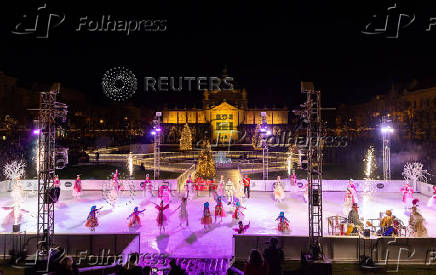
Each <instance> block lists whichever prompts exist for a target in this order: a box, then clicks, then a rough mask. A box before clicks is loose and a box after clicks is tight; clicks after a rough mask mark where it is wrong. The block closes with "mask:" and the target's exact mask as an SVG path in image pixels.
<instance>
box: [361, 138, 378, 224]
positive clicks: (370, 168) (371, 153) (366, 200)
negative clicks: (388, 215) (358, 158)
mask: <svg viewBox="0 0 436 275" xmlns="http://www.w3.org/2000/svg"><path fill="white" fill-rule="evenodd" d="M375 160H376V158H375V149H374V146H370V147H369V149H368V151H367V152H366V155H365V158H364V159H363V161H364V164H365V165H364V171H363V174H364V176H365V177H364V179H365V181H364V182H363V209H362V213H363V216H364V217H368V215H370V214H371V212H372V211H371V209H370V200H371V197H372V193H373V192H374V184H373V182H372V180H373V179H374V173H375V171H376V168H377V167H376V163H375Z"/></svg>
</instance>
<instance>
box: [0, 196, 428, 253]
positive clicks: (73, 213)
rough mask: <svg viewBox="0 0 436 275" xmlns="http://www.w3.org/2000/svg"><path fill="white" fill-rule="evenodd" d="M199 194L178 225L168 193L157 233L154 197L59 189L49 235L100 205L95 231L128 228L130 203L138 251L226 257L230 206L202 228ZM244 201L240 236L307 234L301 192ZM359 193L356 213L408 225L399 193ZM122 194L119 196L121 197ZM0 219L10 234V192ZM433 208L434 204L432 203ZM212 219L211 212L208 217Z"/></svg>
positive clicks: (25, 219)
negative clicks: (280, 227)
mask: <svg viewBox="0 0 436 275" xmlns="http://www.w3.org/2000/svg"><path fill="white" fill-rule="evenodd" d="M202 195H203V196H200V197H194V199H192V200H189V201H188V214H189V227H184V226H179V217H178V211H179V210H176V208H177V207H178V206H179V204H180V199H179V198H178V197H176V196H174V197H173V198H172V199H171V203H170V206H169V209H168V210H166V211H165V214H166V216H167V217H168V220H169V224H168V226H167V227H166V231H165V233H163V234H160V233H159V228H158V227H157V224H156V217H157V210H156V209H155V207H154V204H153V203H152V202H156V203H158V202H159V201H160V200H158V199H157V198H153V199H151V200H146V199H145V198H143V194H142V192H141V191H138V192H137V193H136V199H135V200H131V198H129V197H128V196H127V195H126V197H120V199H119V201H118V203H117V205H116V206H115V207H114V208H113V207H112V206H111V205H109V204H108V203H107V202H106V201H105V200H104V198H103V194H102V192H99V191H85V192H83V194H82V197H81V198H80V199H74V198H73V197H72V194H71V191H62V192H61V196H60V199H59V202H58V203H56V207H55V221H56V223H55V233H56V232H58V233H61V232H62V233H70V232H74V233H81V232H83V233H88V232H89V228H87V227H85V222H86V217H87V215H88V212H89V209H90V207H91V206H92V205H96V206H97V207H102V206H103V209H102V210H101V212H100V215H99V223H100V225H99V226H98V227H97V228H96V231H95V232H96V234H98V233H99V232H105V233H112V232H129V231H132V230H133V229H129V227H128V226H127V224H128V220H127V217H128V216H129V214H130V213H131V212H132V211H133V208H134V207H135V206H138V207H139V209H140V210H142V209H146V210H145V212H144V215H143V216H141V220H142V226H141V227H139V228H136V229H135V230H133V231H137V232H140V233H141V252H142V253H144V252H161V253H164V252H165V253H169V254H170V255H172V256H176V257H177V256H179V257H217V258H218V257H230V256H232V250H233V248H232V236H233V233H234V231H233V228H236V223H235V222H233V221H232V217H231V215H232V211H233V207H232V206H229V205H226V204H225V205H224V208H225V210H226V214H227V216H226V217H225V218H223V221H222V222H217V223H215V224H213V226H212V228H211V229H210V230H209V231H207V232H205V230H204V229H203V225H202V224H201V223H200V218H201V215H202V211H203V203H204V202H206V201H209V203H210V210H211V213H212V215H213V214H214V207H215V201H214V199H213V198H212V197H209V196H208V193H207V192H205V193H204V194H202ZM251 195H252V196H251V198H250V199H244V200H243V206H244V207H246V208H247V209H246V210H243V212H244V214H245V217H244V224H246V223H248V222H250V224H251V226H250V228H249V229H248V231H247V232H246V234H256V235H259V234H262V235H280V234H289V235H296V236H306V235H307V234H308V220H307V211H308V207H307V204H306V203H304V200H303V193H302V192H298V193H291V192H287V193H286V199H285V200H284V201H283V202H282V203H279V204H278V203H276V202H275V201H274V200H273V194H272V193H266V192H252V194H251ZM361 195H362V194H361V193H359V199H360V203H359V206H360V209H359V213H360V216H364V217H365V218H377V217H378V216H379V213H380V212H381V211H383V212H384V211H385V210H387V209H392V210H393V215H395V216H397V217H399V218H400V219H401V220H402V221H403V222H404V224H406V225H407V224H408V220H409V218H408V216H407V213H405V212H404V210H403V206H402V201H401V198H402V194H401V193H386V192H385V193H374V194H372V197H371V199H370V200H369V201H368V202H367V203H366V204H365V203H364V202H363V198H362V197H361ZM121 196H123V195H121ZM25 197H26V199H25V201H24V202H23V204H22V217H21V230H22V231H27V232H35V231H36V213H37V197H36V194H35V193H32V192H26V193H25ZM415 197H416V198H418V199H419V200H420V203H419V205H420V206H419V209H420V212H421V214H422V215H423V217H424V218H425V219H426V227H427V230H428V234H429V236H432V237H436V221H434V220H435V218H434V209H430V208H428V207H427V206H426V203H427V200H428V197H425V196H423V195H421V194H415ZM343 200H344V192H324V193H323V208H324V234H325V235H327V217H329V216H333V215H342V216H344V214H343ZM0 203H1V206H2V207H1V209H0V217H2V218H1V219H2V223H1V230H2V231H3V232H11V231H12V224H13V217H12V214H11V211H12V209H11V205H12V203H13V201H12V198H11V193H10V192H6V193H2V194H0ZM434 207H436V205H435V206H434ZM280 211H284V212H285V216H286V217H287V218H288V219H289V220H290V222H291V232H290V233H280V232H278V231H277V230H276V227H277V223H276V222H275V219H276V217H277V216H278V214H279V212H280ZM212 217H213V218H214V216H212Z"/></svg>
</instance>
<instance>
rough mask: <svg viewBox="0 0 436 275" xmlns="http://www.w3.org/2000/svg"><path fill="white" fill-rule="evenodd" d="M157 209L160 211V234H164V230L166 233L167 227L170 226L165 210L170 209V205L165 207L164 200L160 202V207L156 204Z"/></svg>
mask: <svg viewBox="0 0 436 275" xmlns="http://www.w3.org/2000/svg"><path fill="white" fill-rule="evenodd" d="M155 205H156V209H157V210H158V211H159V212H158V214H157V218H156V222H157V225H158V226H159V232H160V233H162V230H163V231H164V232H165V226H166V225H167V224H168V220H167V217H166V216H165V215H164V210H166V209H168V208H169V205H168V204H167V205H165V206H164V202H163V200H161V201H160V205H158V204H156V203H155Z"/></svg>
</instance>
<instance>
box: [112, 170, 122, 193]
mask: <svg viewBox="0 0 436 275" xmlns="http://www.w3.org/2000/svg"><path fill="white" fill-rule="evenodd" d="M112 184H113V186H114V189H115V191H116V192H117V193H118V192H120V188H121V186H120V184H119V182H118V169H115V173H113V174H112Z"/></svg>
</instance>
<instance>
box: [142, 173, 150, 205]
mask: <svg viewBox="0 0 436 275" xmlns="http://www.w3.org/2000/svg"><path fill="white" fill-rule="evenodd" d="M142 188H143V190H144V192H143V194H144V197H146V198H147V199H151V198H152V197H153V183H152V182H151V180H150V175H149V174H147V175H145V181H144V183H143V186H142Z"/></svg>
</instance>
